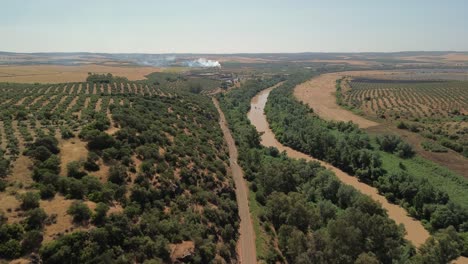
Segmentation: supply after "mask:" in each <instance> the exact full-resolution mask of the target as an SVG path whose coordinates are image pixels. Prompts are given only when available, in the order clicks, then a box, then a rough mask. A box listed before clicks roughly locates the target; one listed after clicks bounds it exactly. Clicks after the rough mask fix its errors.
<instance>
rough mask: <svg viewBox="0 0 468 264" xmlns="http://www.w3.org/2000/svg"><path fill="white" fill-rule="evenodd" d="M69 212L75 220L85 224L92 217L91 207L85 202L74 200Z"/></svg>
mask: <svg viewBox="0 0 468 264" xmlns="http://www.w3.org/2000/svg"><path fill="white" fill-rule="evenodd" d="M67 213H68V214H69V215H71V216H72V217H73V222H75V223H80V224H83V223H85V222H87V221H88V220H89V219H90V218H91V214H92V212H91V209H89V207H88V206H87V205H86V204H85V203H83V202H78V201H74V202H73V203H72V204H71V205H70V207H69V208H68V210H67Z"/></svg>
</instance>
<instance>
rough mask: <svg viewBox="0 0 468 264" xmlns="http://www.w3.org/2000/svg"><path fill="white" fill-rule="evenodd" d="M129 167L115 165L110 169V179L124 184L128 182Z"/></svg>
mask: <svg viewBox="0 0 468 264" xmlns="http://www.w3.org/2000/svg"><path fill="white" fill-rule="evenodd" d="M127 176H128V175H127V167H125V166H123V165H120V164H118V165H115V166H112V167H111V168H110V169H109V176H108V180H109V181H110V182H112V183H115V184H124V183H126V182H127Z"/></svg>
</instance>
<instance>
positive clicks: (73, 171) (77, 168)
mask: <svg viewBox="0 0 468 264" xmlns="http://www.w3.org/2000/svg"><path fill="white" fill-rule="evenodd" d="M85 175H86V172H84V171H82V170H81V164H80V162H78V161H72V162H70V163H68V164H67V176H68V177H72V178H76V179H81V178H83V177H84V176H85Z"/></svg>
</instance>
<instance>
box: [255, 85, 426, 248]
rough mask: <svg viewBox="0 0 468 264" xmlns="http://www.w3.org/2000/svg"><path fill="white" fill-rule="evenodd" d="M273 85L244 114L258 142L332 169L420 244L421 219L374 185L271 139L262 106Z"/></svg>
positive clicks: (421, 238)
mask: <svg viewBox="0 0 468 264" xmlns="http://www.w3.org/2000/svg"><path fill="white" fill-rule="evenodd" d="M274 88H275V87H271V88H268V89H266V90H263V91H262V92H260V93H259V94H257V95H256V96H255V97H254V98H253V99H252V101H251V108H250V109H251V110H250V112H249V113H248V118H249V120H250V122H251V123H252V124H253V125H254V126H255V127H256V129H257V131H258V132H259V133H260V134H261V135H262V136H261V143H262V145H264V146H265V147H276V148H277V149H278V150H279V151H285V152H286V153H287V155H288V156H289V157H292V158H296V159H305V160H310V161H318V162H320V164H321V165H323V166H324V167H326V168H327V169H329V170H332V171H333V172H334V173H335V174H336V176H337V177H338V178H339V179H340V180H341V181H342V182H343V183H345V184H348V185H351V186H353V187H354V188H356V189H357V190H359V191H360V192H361V193H363V194H366V195H368V196H370V197H371V198H372V199H374V200H375V201H378V202H379V203H380V204H381V205H382V207H383V208H385V209H386V210H387V212H388V216H389V217H390V218H391V219H393V220H394V221H395V222H396V223H397V224H402V225H403V226H404V227H405V229H406V232H407V234H406V235H405V238H406V239H407V240H409V241H410V242H412V243H413V244H414V245H415V246H416V247H419V246H420V245H421V244H423V243H424V242H425V241H426V239H427V238H429V236H430V235H429V232H427V230H426V229H424V227H423V225H422V224H421V222H419V221H417V220H415V219H413V218H411V217H410V216H408V215H407V212H406V211H405V210H404V209H403V208H401V207H400V206H398V205H395V204H391V203H389V202H388V201H387V199H386V198H385V197H384V196H382V195H380V194H379V193H378V191H377V189H376V188H374V187H371V186H369V185H367V184H364V183H362V182H359V181H358V179H357V178H356V177H352V176H350V175H348V174H346V173H345V172H343V171H341V170H340V169H338V168H336V167H334V166H332V165H330V164H328V163H326V162H323V161H320V160H317V159H315V158H313V157H311V156H309V155H306V154H304V153H301V152H299V151H296V150H293V149H291V148H289V147H286V146H284V145H282V144H281V143H280V142H278V141H277V140H276V138H275V135H274V133H273V132H272V131H271V129H270V127H269V124H268V121H267V119H266V116H265V114H264V108H265V105H266V102H267V100H268V95H269V94H270V92H271V91H272V90H273V89H274Z"/></svg>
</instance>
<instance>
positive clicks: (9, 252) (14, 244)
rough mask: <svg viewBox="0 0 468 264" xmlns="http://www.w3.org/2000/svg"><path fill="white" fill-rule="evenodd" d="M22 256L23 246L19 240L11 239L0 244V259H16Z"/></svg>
mask: <svg viewBox="0 0 468 264" xmlns="http://www.w3.org/2000/svg"><path fill="white" fill-rule="evenodd" d="M20 256H21V244H20V242H19V241H18V240H14V239H10V240H8V241H7V242H5V243H2V244H0V257H2V258H6V259H14V258H18V257H20Z"/></svg>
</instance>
